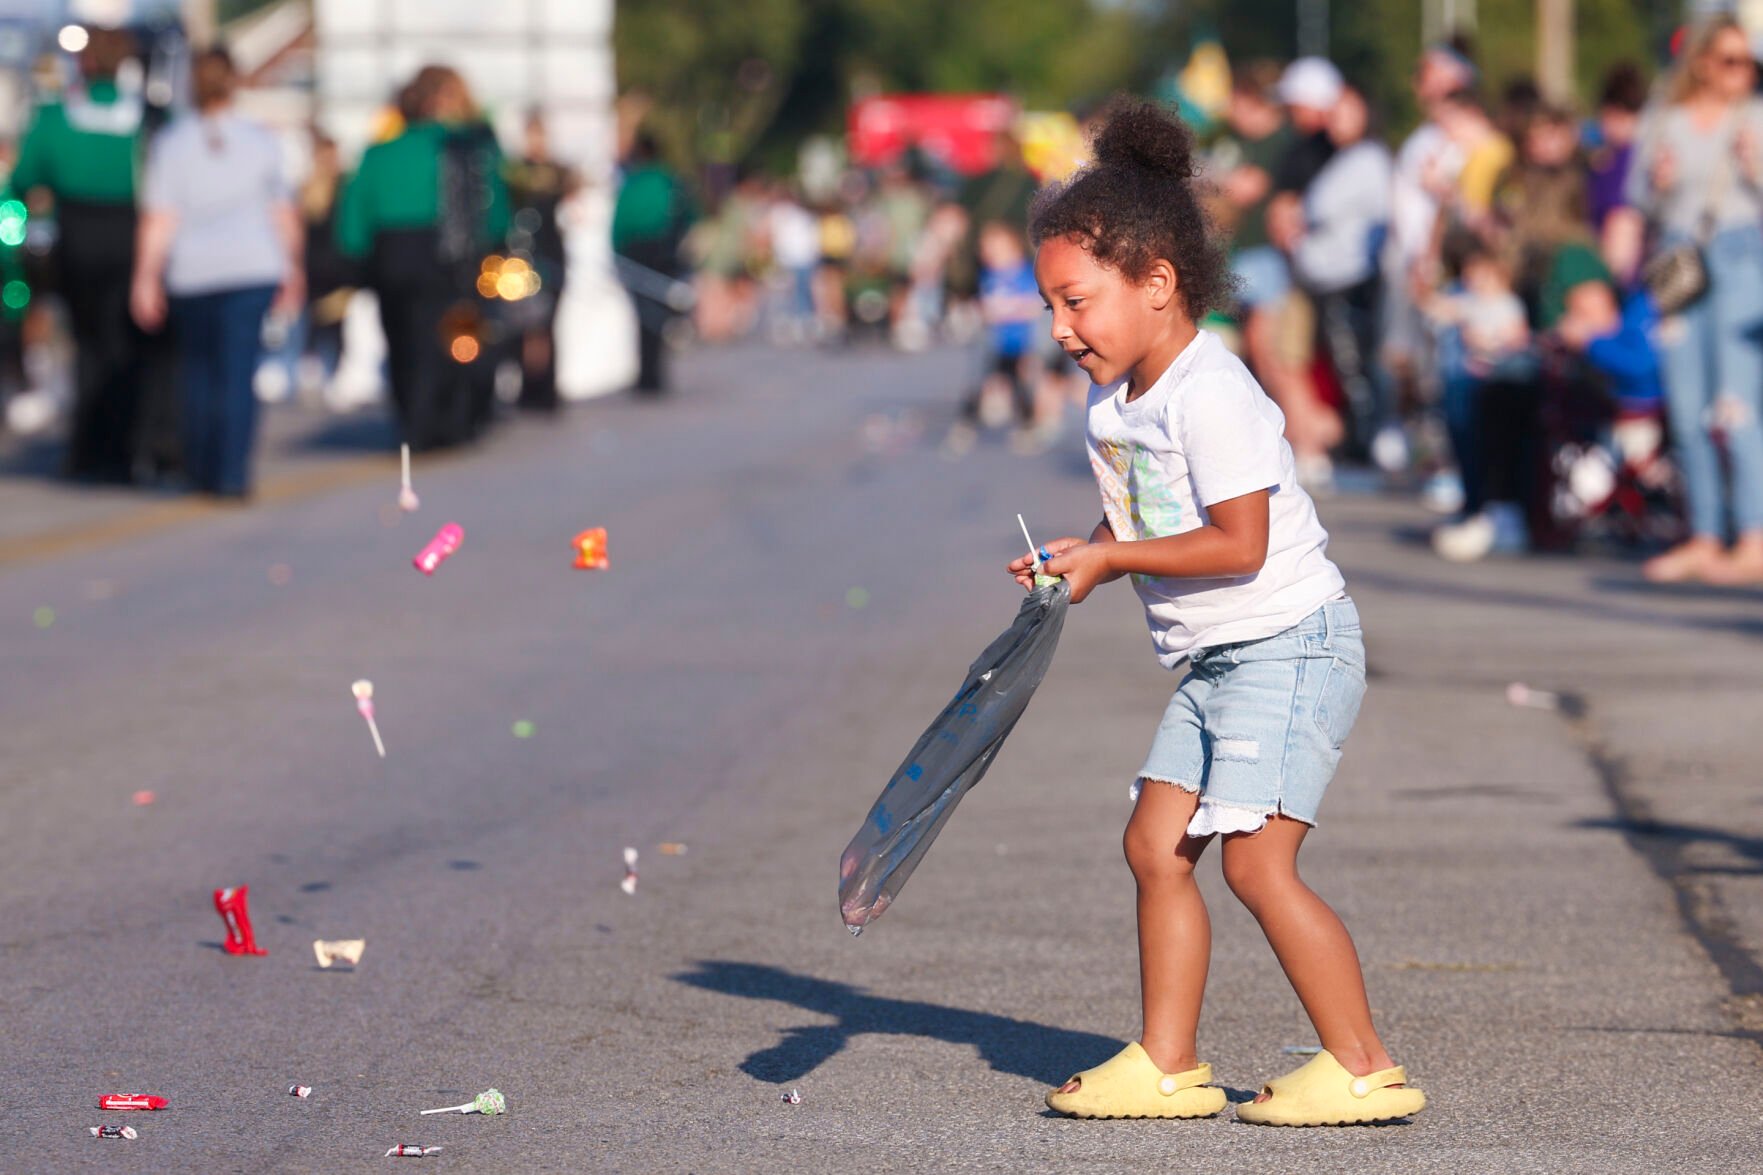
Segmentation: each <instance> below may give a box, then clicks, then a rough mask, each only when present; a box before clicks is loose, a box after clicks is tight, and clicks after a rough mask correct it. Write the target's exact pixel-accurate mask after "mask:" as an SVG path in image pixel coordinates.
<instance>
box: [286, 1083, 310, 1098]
mask: <svg viewBox="0 0 1763 1175" xmlns="http://www.w3.org/2000/svg"><path fill="white" fill-rule="evenodd" d="M288 1095H289V1096H290V1097H299V1098H307V1097H311V1096H312V1087H311V1086H310V1085H290V1086H288Z"/></svg>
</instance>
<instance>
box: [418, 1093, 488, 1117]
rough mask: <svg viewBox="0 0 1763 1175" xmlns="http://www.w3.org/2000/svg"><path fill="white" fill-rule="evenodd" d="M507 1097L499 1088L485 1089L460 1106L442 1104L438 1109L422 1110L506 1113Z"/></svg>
mask: <svg viewBox="0 0 1763 1175" xmlns="http://www.w3.org/2000/svg"><path fill="white" fill-rule="evenodd" d="M507 1112H508V1099H507V1098H505V1097H503V1096H502V1091H501V1090H499V1089H486V1090H484V1091H483V1092H482V1093H480V1094H478V1095H477V1096H476V1097H474V1098H472V1099H471V1100H470V1101H468V1102H466V1103H465V1104H464V1105H462V1106H442V1107H441V1108H440V1109H438V1110H424V1111H423V1113H424V1114H489V1115H492V1116H494V1115H496V1114H506V1113H507Z"/></svg>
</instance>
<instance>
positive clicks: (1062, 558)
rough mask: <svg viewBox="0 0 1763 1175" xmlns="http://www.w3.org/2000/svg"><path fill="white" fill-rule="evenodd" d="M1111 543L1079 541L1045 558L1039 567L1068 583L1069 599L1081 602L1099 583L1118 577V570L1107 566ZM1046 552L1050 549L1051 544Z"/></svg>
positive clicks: (1076, 602)
mask: <svg viewBox="0 0 1763 1175" xmlns="http://www.w3.org/2000/svg"><path fill="white" fill-rule="evenodd" d="M1112 545H1113V544H1111V543H1078V544H1076V545H1075V546H1071V547H1067V548H1065V549H1064V550H1063V551H1060V552H1059V553H1058V554H1056V555H1054V556H1053V558H1051V559H1049V560H1047V562H1046V564H1045V565H1044V566H1043V567H1042V568H1041V570H1042V571H1043V572H1045V573H1046V574H1048V575H1057V576H1059V577H1060V578H1061V579H1063V580H1065V582H1066V583H1068V584H1070V585H1071V602H1072V603H1073V604H1081V603H1083V601H1084V597H1086V596H1088V595H1089V594H1090V593H1091V592H1092V591H1094V590H1095V589H1096V586H1097V585H1098V584H1104V583H1108V582H1110V581H1112V580H1116V579H1119V578H1120V572H1118V571H1115V570H1114V569H1113V568H1112V567H1110V566H1109V565H1108V548H1109V547H1110V546H1112ZM1047 549H1048V551H1049V552H1051V551H1052V547H1051V545H1049V546H1048V548H1047Z"/></svg>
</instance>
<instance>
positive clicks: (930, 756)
mask: <svg viewBox="0 0 1763 1175" xmlns="http://www.w3.org/2000/svg"><path fill="white" fill-rule="evenodd" d="M1038 582H1039V583H1040V586H1038V587H1036V588H1035V589H1034V590H1033V591H1031V592H1030V593H1029V594H1028V598H1027V599H1025V600H1024V601H1023V602H1022V607H1021V608H1020V609H1018V610H1017V613H1016V622H1015V623H1014V624H1012V625H1011V626H1010V627H1009V628H1008V629H1007V630H1006V631H1004V632H1003V633H1001V634H1000V635H999V636H998V639H997V640H995V641H993V642H992V643H991V644H989V645H987V646H986V649H985V652H983V653H981V654H980V655H979V659H978V660H976V661H975V662H974V663H973V665H972V667H971V668H969V669H968V671H967V680H965V681H963V682H962V683H961V688H960V689H959V690H958V691H956V693H955V697H954V700H952V701H951V702H950V703H949V704H948V705H947V706H946V707H944V709H943V712H942V713H941V714H939V715H938V716H937V720H936V721H935V722H933V723H931V724H930V728H929V729H928V730H926V731H925V732H924V733H923V734H922V735H920V736H919V739H918V742H917V743H915V744H914V745H913V747H912V753H911V754H909V755H907V756H906V759H905V761H904V762H903V763H901V764H900V766H899V768H898V769H896V770H895V772H894V776H893V778H892V779H890V780H888V786H886V787H885V788H883V789H882V793H881V795H880V796H878V797H877V798H876V801H875V806H874V807H872V808H870V810H869V818H868V819H867V820H865V821H864V822H863V827H862V828H860V829H858V830H857V835H856V836H854V837H852V838H851V843H850V844H849V845H847V846H846V847H845V852H844V855H843V856H841V857H840V858H839V913H840V914H842V915H843V916H844V919H845V925H846V926H847V927H849V928H850V930H851V933H852V934H860V933H862V931H863V928H864V927H865V926H867V925H868V924H869V923H871V922H873V921H874V920H875V919H877V918H879V917H881V914H882V911H884V910H886V909H887V908H888V905H889V904H890V903H891V902H892V901H893V900H894V895H896V894H898V893H899V892H900V889H901V887H902V886H904V885H905V884H906V879H907V878H908V877H911V876H912V871H913V870H914V869H916V868H917V867H918V862H919V861H920V860H922V859H923V858H924V854H925V853H926V852H928V851H929V850H930V846H931V842H932V841H934V840H936V839H937V833H939V832H941V831H942V830H943V825H944V824H945V823H947V822H948V819H949V817H950V816H951V815H952V814H953V813H954V811H955V805H956V804H958V803H960V802H961V797H962V796H964V795H966V794H967V792H968V791H969V790H970V789H971V788H972V787H973V785H974V784H976V783H978V782H979V781H980V778H981V777H982V776H984V775H985V773H986V768H988V767H990V766H991V765H992V760H993V758H995V757H996V756H997V754H998V748H999V747H1002V746H1003V745H1004V740H1005V738H1007V737H1009V734H1010V731H1011V729H1012V728H1013V727H1015V725H1016V720H1017V719H1018V718H1021V717H1022V712H1023V711H1024V710H1026V709H1028V701H1029V699H1030V698H1032V697H1034V694H1035V689H1036V688H1037V687H1038V686H1039V685H1040V684H1041V678H1043V677H1045V676H1046V675H1047V667H1048V666H1049V665H1051V664H1052V663H1053V650H1054V649H1056V648H1057V647H1058V645H1059V633H1060V630H1061V629H1063V628H1064V627H1065V609H1066V608H1067V607H1068V606H1069V605H1070V603H1071V588H1070V586H1069V585H1068V584H1067V583H1066V582H1065V581H1064V580H1063V579H1046V578H1045V577H1042V580H1040V581H1038Z"/></svg>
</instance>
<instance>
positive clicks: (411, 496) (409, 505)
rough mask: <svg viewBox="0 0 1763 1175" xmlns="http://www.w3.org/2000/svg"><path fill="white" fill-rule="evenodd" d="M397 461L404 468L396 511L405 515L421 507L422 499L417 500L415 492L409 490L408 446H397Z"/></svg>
mask: <svg viewBox="0 0 1763 1175" xmlns="http://www.w3.org/2000/svg"><path fill="white" fill-rule="evenodd" d="M398 459H399V461H400V462H401V463H402V464H403V466H404V480H403V484H402V485H401V486H400V487H399V489H398V509H400V510H402V511H404V513H406V514H412V513H415V511H416V508H417V507H418V506H421V505H422V499H421V498H418V497H417V496H416V491H415V490H413V489H411V488H410V446H409V445H399V446H398Z"/></svg>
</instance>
